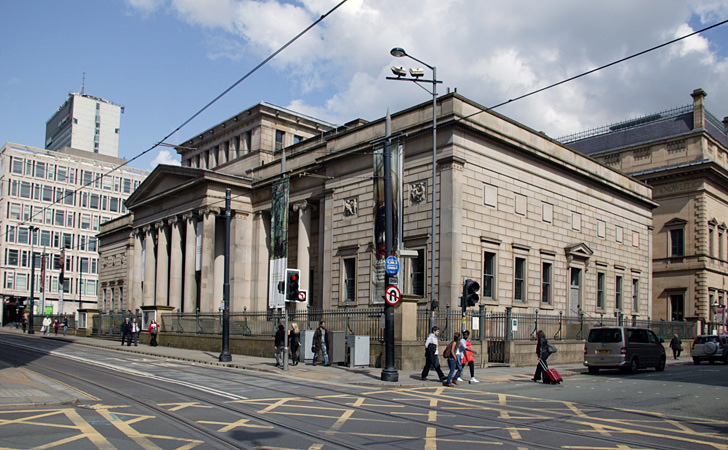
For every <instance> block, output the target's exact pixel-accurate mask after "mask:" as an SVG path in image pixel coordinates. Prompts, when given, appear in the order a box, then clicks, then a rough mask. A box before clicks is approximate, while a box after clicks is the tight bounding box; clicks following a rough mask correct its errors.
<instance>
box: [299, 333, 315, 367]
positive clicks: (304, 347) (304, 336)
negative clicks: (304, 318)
mask: <svg viewBox="0 0 728 450" xmlns="http://www.w3.org/2000/svg"><path fill="white" fill-rule="evenodd" d="M313 333H314V330H301V348H300V349H299V350H298V355H299V357H300V359H301V360H303V361H306V360H312V359H313V352H312V351H311V346H312V345H313Z"/></svg>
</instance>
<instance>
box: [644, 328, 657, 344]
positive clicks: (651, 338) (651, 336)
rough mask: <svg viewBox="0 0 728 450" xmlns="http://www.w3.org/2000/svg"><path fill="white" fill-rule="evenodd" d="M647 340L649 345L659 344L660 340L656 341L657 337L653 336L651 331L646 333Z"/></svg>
mask: <svg viewBox="0 0 728 450" xmlns="http://www.w3.org/2000/svg"><path fill="white" fill-rule="evenodd" d="M647 338H648V339H649V340H650V344H659V343H660V340H659V339H657V336H655V333H654V332H653V331H651V330H650V331H648V332H647Z"/></svg>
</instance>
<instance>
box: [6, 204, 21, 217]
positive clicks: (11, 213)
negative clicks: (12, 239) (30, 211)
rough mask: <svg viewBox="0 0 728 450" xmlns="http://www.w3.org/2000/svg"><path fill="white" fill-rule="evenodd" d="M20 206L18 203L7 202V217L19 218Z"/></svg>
mask: <svg viewBox="0 0 728 450" xmlns="http://www.w3.org/2000/svg"><path fill="white" fill-rule="evenodd" d="M21 213H22V208H21V207H20V204H19V203H8V218H9V219H16V220H20V215H21Z"/></svg>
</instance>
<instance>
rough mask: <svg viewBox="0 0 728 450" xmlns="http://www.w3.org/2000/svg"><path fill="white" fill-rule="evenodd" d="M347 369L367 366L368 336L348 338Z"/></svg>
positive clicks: (351, 336) (350, 336)
mask: <svg viewBox="0 0 728 450" xmlns="http://www.w3.org/2000/svg"><path fill="white" fill-rule="evenodd" d="M348 337H349V367H356V366H367V367H368V366H369V336H354V335H353V334H350V335H349V336H348Z"/></svg>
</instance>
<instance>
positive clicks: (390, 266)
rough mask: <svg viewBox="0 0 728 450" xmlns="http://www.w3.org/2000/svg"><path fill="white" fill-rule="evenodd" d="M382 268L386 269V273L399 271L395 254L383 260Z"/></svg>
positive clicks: (393, 273) (391, 273) (394, 273)
mask: <svg viewBox="0 0 728 450" xmlns="http://www.w3.org/2000/svg"><path fill="white" fill-rule="evenodd" d="M384 270H386V271H387V275H397V273H398V272H399V260H398V259H397V257H396V256H389V257H387V260H386V261H385V262H384Z"/></svg>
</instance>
